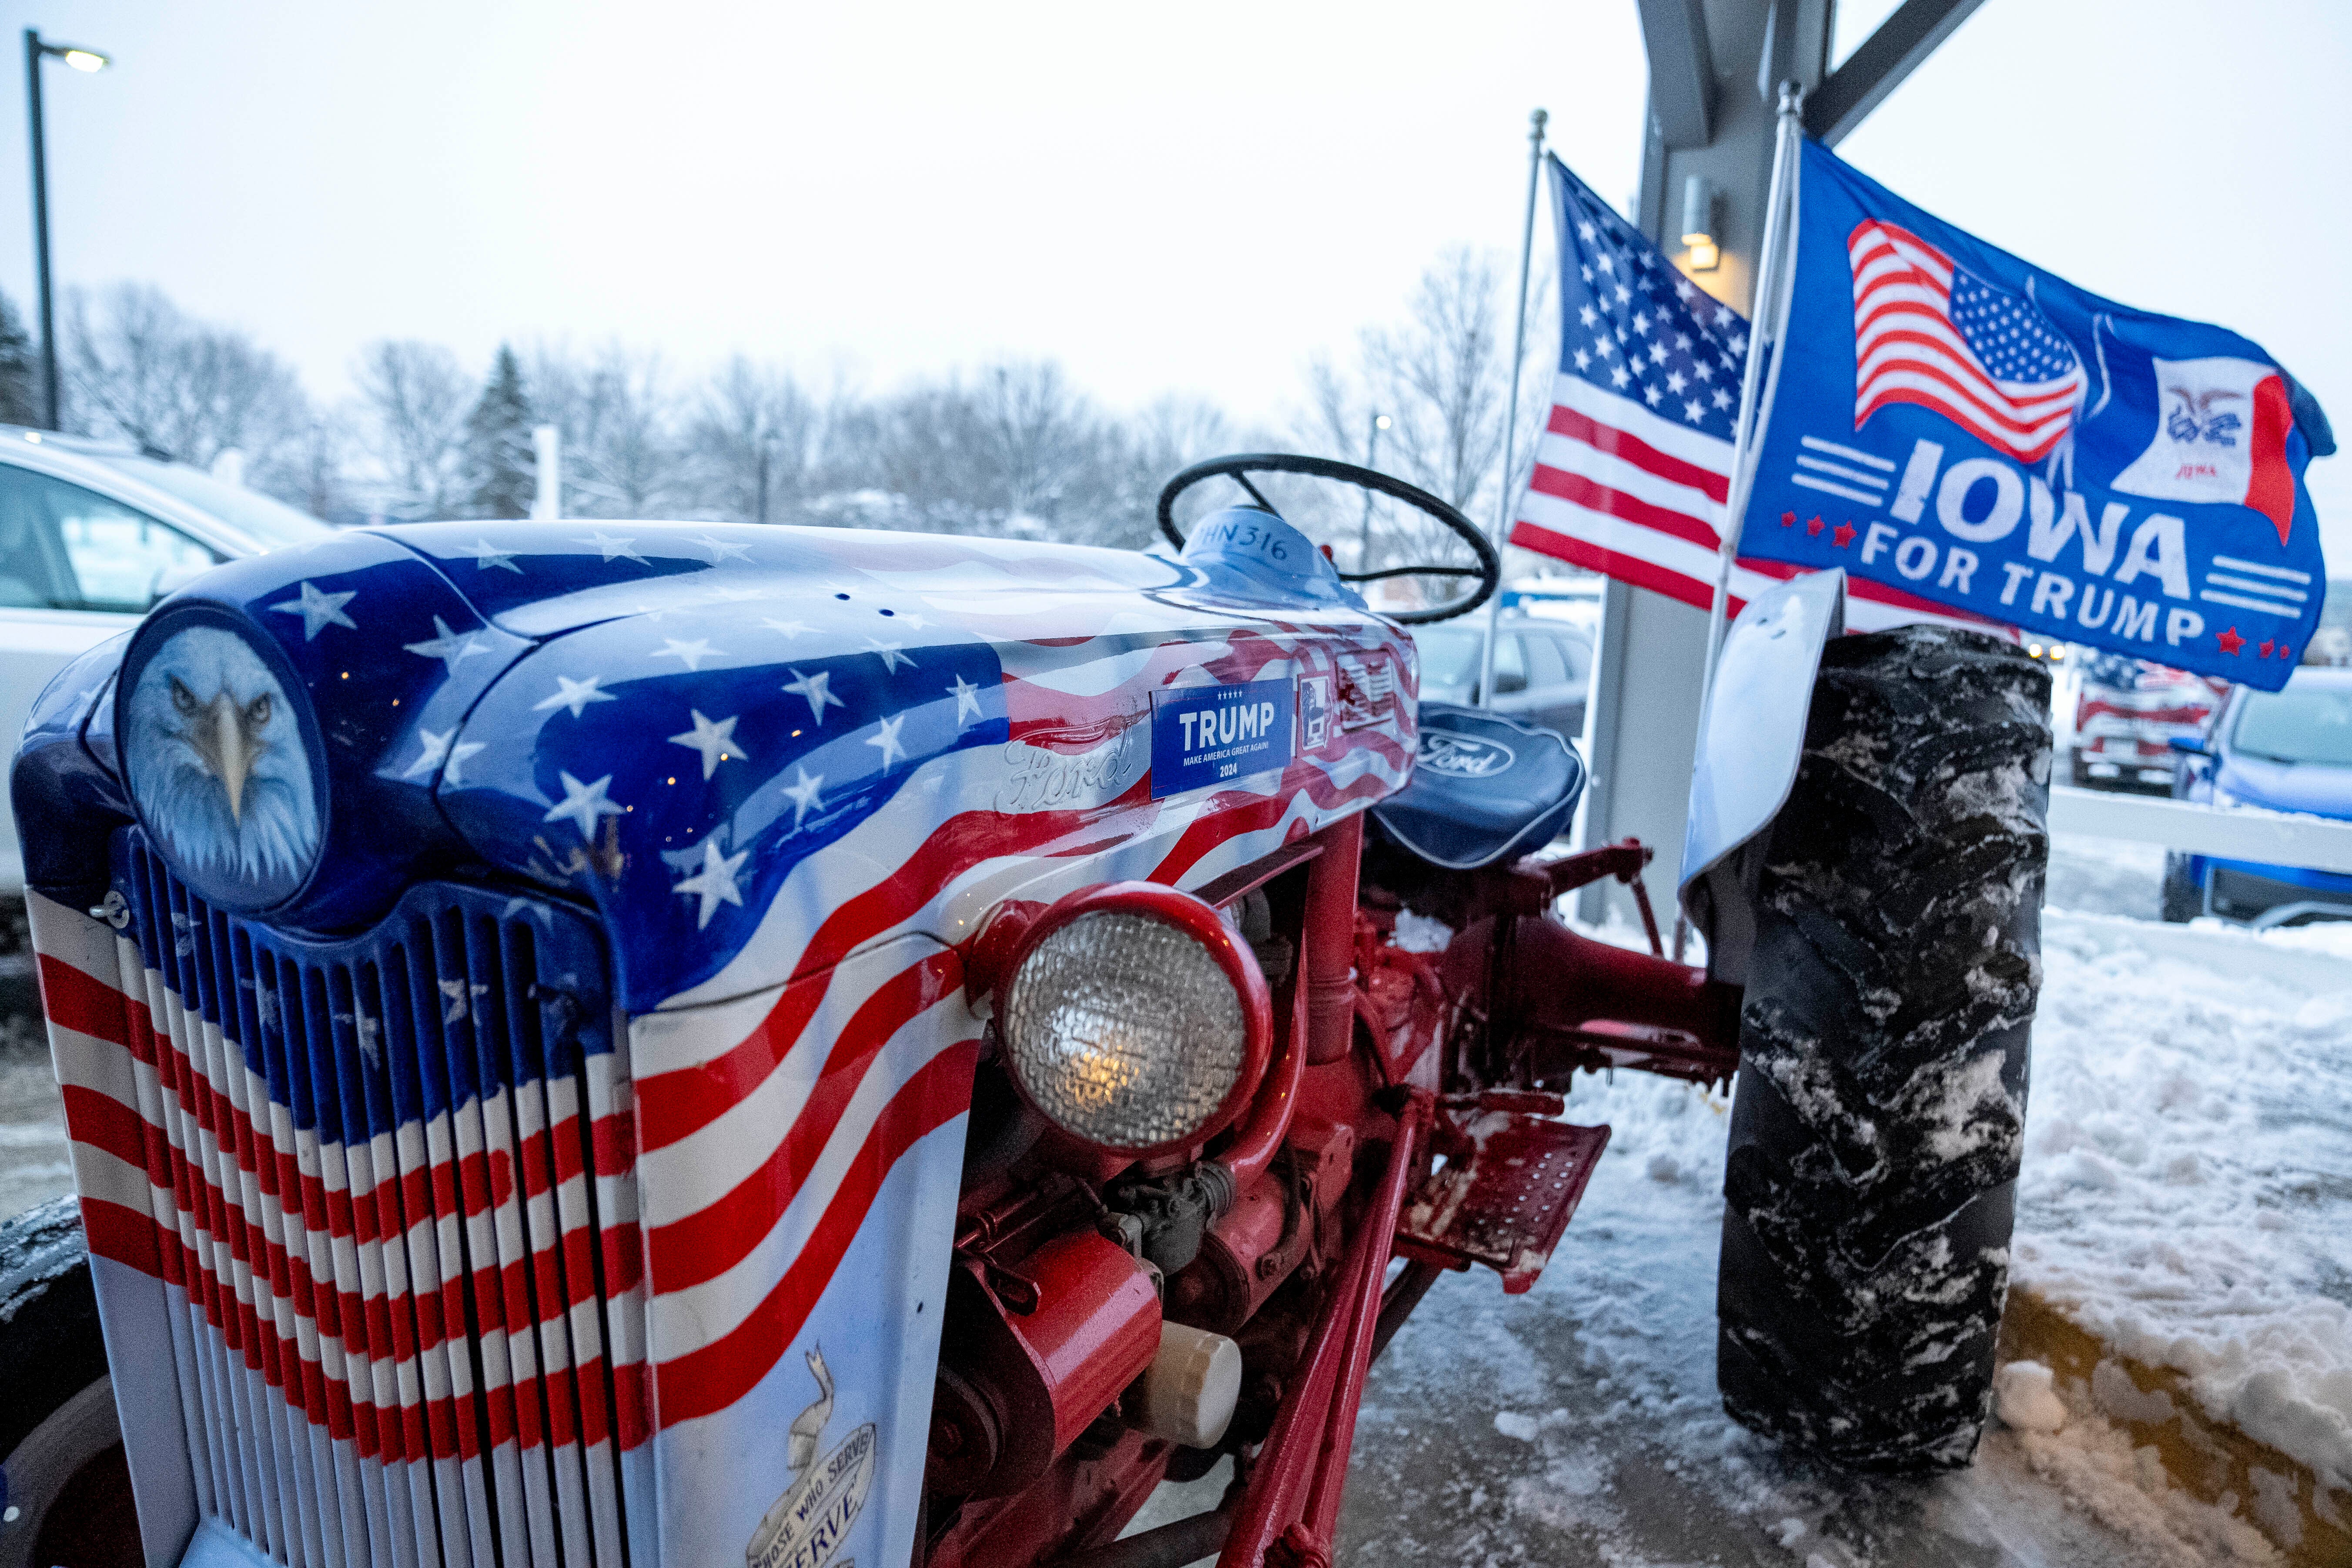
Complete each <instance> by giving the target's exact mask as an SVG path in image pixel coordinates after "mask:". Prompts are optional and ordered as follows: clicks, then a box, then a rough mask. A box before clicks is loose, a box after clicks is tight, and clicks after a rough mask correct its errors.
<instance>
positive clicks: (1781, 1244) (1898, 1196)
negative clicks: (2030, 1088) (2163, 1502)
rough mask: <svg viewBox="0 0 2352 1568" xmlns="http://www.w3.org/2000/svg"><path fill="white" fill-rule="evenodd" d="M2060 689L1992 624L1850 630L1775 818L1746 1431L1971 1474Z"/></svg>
mask: <svg viewBox="0 0 2352 1568" xmlns="http://www.w3.org/2000/svg"><path fill="white" fill-rule="evenodd" d="M2050 764H2051V735H2050V679H2049V675H2048V673H2047V672H2046V671H2045V670H2044V669H2043V668H2042V667H2041V666H2040V665H2039V664H2036V663H2035V662H2034V661H2032V660H2031V659H2029V658H2026V657H2025V656H2024V655H2023V654H2022V653H2021V652H2020V651H2018V650H2017V649H2016V647H2014V646H2012V645H2011V644H2009V643H2007V642H2004V641H2001V640H2000V639H1999V638H1996V637H1989V636H1986V635H1984V634H1981V633H1977V632H1970V631H1962V630H1958V629H1956V628H1951V627H1941V626H1906V627H1901V628H1898V629H1896V630H1894V631H1888V632H1880V633H1874V634H1872V635H1869V636H1864V637H1843V638H1839V639H1836V640H1835V641H1833V642H1832V644H1831V646H1830V647H1828V648H1827V649H1825V650H1824V651H1823V653H1822V668H1821V675H1820V679H1819V680H1818V682H1817V683H1816V685H1815V688H1814V692H1813V702H1812V710H1811V716H1810V718H1809V720H1808V721H1807V724H1806V734H1805V754H1804V761H1803V763H1802V766H1801V769H1800V771H1799V773H1798V776H1797V783H1796V787H1795V789H1794V790H1793V791H1792V792H1791V794H1790V799H1789V804H1788V805H1785V806H1784V807H1782V808H1781V811H1780V816H1779V817H1778V818H1777V819H1775V821H1774V822H1773V824H1772V826H1771V827H1770V828H1769V830H1768V831H1769V835H1770V837H1769V842H1768V844H1767V852H1766V855H1765V857H1764V862H1763V870H1762V874H1761V878H1760V881H1759V897H1758V904H1757V937H1756V946H1755V950H1754V956H1753V959H1752V961H1751V963H1750V964H1749V968H1748V987H1747V995H1746V998H1745V1001H1744V1003H1743V1005H1742V1009H1741V1015H1740V1039H1739V1049H1740V1064H1739V1079H1738V1100H1737V1103H1736V1104H1735V1106H1734V1109H1733V1111H1732V1117H1731V1146H1730V1151H1729V1155H1728V1159H1727V1164H1726V1168H1725V1175H1724V1197H1725V1206H1724V1217H1723V1251H1722V1258H1721V1266H1720V1274H1719V1277H1718V1289H1717V1321H1718V1327H1719V1332H1718V1335H1717V1363H1716V1374H1717V1384H1718V1385H1719V1386H1720V1388H1721V1390H1722V1393H1723V1403H1724V1408H1725V1409H1726V1410H1727V1411H1728V1412H1729V1413H1730V1414H1731V1415H1732V1416H1733V1417H1735V1418H1736V1419H1738V1421H1740V1422H1742V1423H1744V1424H1745V1425H1747V1426H1751V1427H1753V1428H1755V1429H1756V1430H1758V1431H1759V1432H1763V1433H1765V1434H1767V1435H1769V1436H1774V1437H1777V1438H1780V1439H1781V1440H1783V1441H1786V1442H1789V1443H1791V1444H1794V1445H1797V1446H1799V1447H1803V1448H1805V1449H1808V1450H1810V1451H1811V1452H1813V1453H1816V1454H1818V1455H1820V1456H1822V1458H1827V1459H1830V1460H1832V1461H1834V1462H1837V1463H1840V1464H1843V1465H1849V1466H1853V1467H1857V1468H1871V1469H1931V1468H1947V1467H1951V1466H1957V1465H1962V1464H1966V1463H1967V1462H1968V1460H1969V1457H1970V1456H1971V1455H1972V1454H1973V1453H1974V1452H1975V1450H1976V1445H1977V1436H1978V1433H1979V1428H1980V1427H1981V1426H1982V1425H1983V1421H1984V1416H1985V1413H1986V1410H1987V1408H1988V1405H1989V1403H1990V1396H1991V1388H1992V1358H1993V1342H1994V1338H1995V1334H1996V1331H1997V1330H1998V1329H1999V1327H2000V1310H2001V1302H2002V1299H2003V1297H2004V1296H2005V1294H2006V1293H2007V1289H2008V1283H2009V1244H2010V1232H2011V1225H2012V1221H2013V1210H2012V1202H2013V1198H2014V1193H2015V1187H2016V1179H2017V1168H2018V1157H2019V1152H2020V1145H2021V1134H2022V1132H2023V1131H2024V1121H2025V1089H2026V1042H2027V1034H2028V1030H2029V1027H2030V1025H2031V1022H2032V1016H2033V1009H2034V1004H2035V1000H2036V998H2037V996H2038V994H2039V992H2040V989H2041V981H2042V965H2041V945H2042V944H2041V928H2042V882H2043V877H2044V873H2045V870H2046V865H2047V860H2048V835H2047V828H2046V826H2045V824H2046V818H2047V814H2048V809H2049V780H2050Z"/></svg>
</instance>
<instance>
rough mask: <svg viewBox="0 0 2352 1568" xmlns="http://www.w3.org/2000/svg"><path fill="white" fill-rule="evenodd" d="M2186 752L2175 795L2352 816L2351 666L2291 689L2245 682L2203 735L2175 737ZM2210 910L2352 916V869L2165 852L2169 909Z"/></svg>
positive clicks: (2303, 673) (2296, 682) (2306, 674)
mask: <svg viewBox="0 0 2352 1568" xmlns="http://www.w3.org/2000/svg"><path fill="white" fill-rule="evenodd" d="M2173 747H2174V749H2175V750H2177V751H2179V752H2184V753H2186V754H2185V755H2183V756H2182V758H2181V765H2180V769H2179V773H2177V774H2176V775H2175V777H2174V780H2173V785H2172V793H2173V795H2174V796H2175V797H2176V798H2179V799H2182V800H2196V801H2206V802H2210V804H2212V805H2215V806H2217V807H2219V808H2221V810H2224V811H2227V810H2231V809H2233V808H2235V807H2239V806H2253V807H2258V808H2261V809H2263V810H2269V811H2293V812H2305V813H2308V814H2311V815H2313V816H2332V817H2337V818H2345V819H2352V669H2329V668H2317V667H2305V668H2302V669H2298V670H2296V671H2295V672H2294V678H2293V679H2290V680H2289V681H2288V682H2287V684H2286V689H2284V690H2283V691H2250V690H2247V689H2244V688H2242V687H2241V688H2240V689H2237V690H2236V691H2234V692H2232V693H2231V696H2230V698H2229V700H2228V701H2227V702H2226V703H2224V704H2223V706H2222V708H2221V712H2220V713H2219V714H2217V715H2216V716H2215V718H2214V720H2213V723H2212V727H2211V729H2210V731H2208V732H2207V734H2206V736H2205V738H2204V739H2202V740H2198V739H2193V738H2189V737H2183V738H2181V739H2179V740H2176V741H2175V742H2173ZM2202 914H2211V915H2220V916H2222V917H2223V918H2225V919H2228V920H2235V921H2248V922H2250V923H2252V925H2254V926H2256V927H2268V926H2275V925H2293V924H2297V923H2300V922H2302V921H2309V920H2352V877H2347V876H2345V875H2342V874H2340V873H2337V872H2333V871H2310V870H2305V869H2303V868H2300V867H2295V866H2267V865H2263V864H2260V863H2258V862H2254V861H2247V860H2222V859H2217V858H2213V857H2211V856H2208V855H2183V854H2177V853H2176V854H2168V855H2167V856H2166V857H2165V858H2164V918H2165V919H2166V920H2168V921H2186V920H2189V919H2192V918H2193V917H2195V916H2198V915H2202Z"/></svg>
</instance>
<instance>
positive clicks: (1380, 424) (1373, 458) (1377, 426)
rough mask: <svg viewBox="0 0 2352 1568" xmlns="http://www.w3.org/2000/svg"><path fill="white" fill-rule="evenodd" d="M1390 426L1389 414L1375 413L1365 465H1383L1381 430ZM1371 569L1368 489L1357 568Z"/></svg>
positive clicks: (1357, 552)
mask: <svg viewBox="0 0 2352 1568" xmlns="http://www.w3.org/2000/svg"><path fill="white" fill-rule="evenodd" d="M1388 427H1389V416H1387V415H1385V414H1375V415H1373V416H1372V426H1371V431H1370V434H1369V435H1368V436H1366V437H1364V467H1366V468H1379V467H1380V466H1381V431H1383V430H1385V429H1387V428H1388ZM1371 569H1372V492H1371V491H1370V490H1366V491H1365V492H1364V521H1363V526H1362V527H1361V528H1360V529H1359V530H1358V531H1357V534H1356V570H1357V571H1359V572H1369V571H1370V570H1371Z"/></svg>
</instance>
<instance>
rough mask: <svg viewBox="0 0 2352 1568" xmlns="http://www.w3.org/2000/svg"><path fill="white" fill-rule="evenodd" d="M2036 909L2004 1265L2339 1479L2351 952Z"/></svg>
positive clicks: (2346, 1462)
mask: <svg viewBox="0 0 2352 1568" xmlns="http://www.w3.org/2000/svg"><path fill="white" fill-rule="evenodd" d="M2346 935H2352V928H2343V929H2342V930H2340V931H2310V932H2279V933H2274V934H2271V935H2265V936H2255V935H2252V934H2251V933H2247V932H2242V931H2232V930H2226V929H2212V930H2206V929H2203V928H2202V927H2201V925H2200V928H2198V929H2194V930H2186V931H2184V930H2182V929H2181V928H2179V927H2173V928H2163V927H2157V928H2153V929H2151V928H2150V927H2148V926H2147V925H2146V924H2144V923H2143V922H2139V921H2127V920H2117V919H2113V918H2107V917H2101V916H2096V915H2064V914H2059V913H2055V912H2053V913H2052V914H2051V915H2050V916H2049V917H2048V918H2047V921H2046V923H2045V925H2044V930H2043V939H2042V941H2043V946H2042V955H2043V963H2044V965H2045V971H2046V973H2045V977H2044V981H2043V985H2042V1007H2041V1013H2040V1016H2039V1018H2038V1020H2037V1022H2036V1024H2035V1026H2034V1038H2033V1085H2032V1097H2031V1099H2030V1100H2029V1102H2028V1106H2027V1117H2026V1142H2025V1168H2024V1173H2023V1176H2022V1178H2021V1182H2020V1194H2019V1196H2020V1204H2019V1212H2018V1236H2017V1247H2016V1258H2015V1266H2014V1269H2013V1272H2012V1275H2011V1278H2012V1279H2013V1280H2015V1281H2016V1282H2017V1283H2019V1284H2021V1285H2023V1286H2025V1287H2027V1288H2029V1289H2033V1290H2035V1291H2037V1292H2039V1293H2040V1294H2042V1296H2043V1297H2044V1298H2045V1299H2046V1300H2049V1301H2051V1302H2052V1304H2053V1305H2054V1306H2056V1307H2058V1308H2059V1309H2060V1310H2062V1311H2063V1312H2064V1313H2065V1314H2066V1315H2067V1316H2068V1317H2070V1318H2072V1319H2074V1321H2076V1322H2078V1323H2080V1324H2081V1325H2082V1326H2083V1327H2084V1328H2086V1329H2088V1330H2090V1331H2092V1332H2094V1333H2095V1334H2096V1335H2098V1336H2099V1338H2100V1339H2102V1340H2104V1341H2105V1342H2108V1343H2109V1344H2112V1345H2114V1346H2115V1347H2116V1349H2117V1350H2119V1351H2121V1352H2124V1353H2125V1354H2126V1355H2129V1356H2132V1357H2134V1358H2136V1359H2137V1360H2139V1361H2142V1362H2146V1363H2152V1364H2158V1365H2163V1366H2168V1367H2173V1368H2176V1369H2178V1370H2179V1371H2180V1372H2183V1373H2188V1374H2189V1378H2190V1379H2191V1386H2192V1388H2193V1390H2194V1392H2195V1394H2196V1396H2197V1398H2198V1400H2199V1402H2200V1404H2202V1405H2203V1406H2204V1407H2205V1410H2206V1413H2207V1414H2208V1415H2211V1416H2213V1417H2214V1418H2216V1419H2218V1420H2223V1421H2229V1422H2233V1423H2235V1424H2236V1425H2237V1426H2239V1427H2240V1428H2241V1429H2242V1430H2243V1431H2244V1432H2246V1434H2247V1435H2248V1436H2252V1437H2254V1438H2256V1439H2258V1440H2259V1441H2262V1442H2264V1443H2267V1444H2269V1445H2271V1446H2272V1447H2275V1448H2278V1449H2279V1450H2281V1451H2282V1452H2284V1453H2286V1454H2289V1455H2292V1456H2293V1457H2294V1458H2297V1459H2300V1460H2301V1461H2303V1462H2304V1463H2305V1464H2306V1465H2309V1466H2310V1467H2311V1468H2313V1470H2314V1471H2315V1472H2317V1473H2318V1474H2319V1475H2321V1476H2322V1477H2325V1478H2327V1479H2329V1481H2330V1484H2332V1485H2334V1486H2336V1487H2343V1486H2345V1485H2347V1484H2352V962H2347V961H2346V960H2345V959H2344V958H2338V957H2334V956H2330V953H2331V950H2334V951H2343V941H2344V937H2345V936H2346Z"/></svg>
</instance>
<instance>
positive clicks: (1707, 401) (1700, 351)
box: [1511, 158, 1957, 631]
mask: <svg viewBox="0 0 2352 1568" xmlns="http://www.w3.org/2000/svg"><path fill="white" fill-rule="evenodd" d="M1550 162H1551V173H1552V192H1553V196H1554V198H1555V199H1554V204H1553V205H1554V210H1555V213H1556V215H1557V216H1558V219H1559V301H1560V363H1559V376H1558V378H1557V379H1556V380H1555V381H1554V382H1553V390H1552V410H1551V416H1550V418H1549V420H1548V421H1547V422H1546V425H1545V428H1544V433H1543V435H1542V436H1541V437H1538V440H1537V443H1536V453H1535V458H1536V462H1535V469H1534V471H1533V473H1532V474H1530V475H1529V477H1528V488H1527V491H1526V494H1525V496H1524V497H1523V498H1522V500H1520V502H1519V510H1518V516H1517V521H1515V522H1514V523H1513V524H1512V527H1511V542H1512V543H1514V544H1517V545H1519V546H1522V547H1523V548H1525V549H1528V550H1535V551H1539V552H1542V553H1544V554H1547V555H1554V556H1558V557H1559V559H1561V560H1563V561H1570V562H1573V563H1576V564H1577V565H1579V566H1582V567H1586V568H1588V569H1589V570H1591V571H1594V572H1599V573H1601V574H1604V575H1607V576H1611V577H1614V578H1616V579H1618V580H1619V581H1620V582H1624V583H1631V584H1634V585H1635V586H1637V587H1642V588H1648V589H1650V590H1652V591H1653V592H1655V593H1659V594H1664V595H1667V596H1668V597H1670V598H1675V599H1680V600H1681V601H1683V602H1684V603H1685V604H1686V605H1696V606H1698V607H1699V608H1701V609H1705V608H1706V607H1707V606H1709V605H1711V604H1712V603H1713V602H1714V595H1715V577H1716V557H1717V552H1718V551H1719V550H1720V548H1721V545H1722V535H1721V534H1720V533H1719V532H1718V530H1719V529H1720V528H1721V527H1722V524H1723V516H1724V508H1725V506H1726V504H1727V500H1728V498H1729V494H1730V489H1731V450H1732V438H1733V425H1734V422H1735V420H1736V419H1737V417H1738V409H1739V380H1740V374H1741V371H1742V368H1743V367H1744V365H1745V364H1746V363H1747V354H1748V322H1747V321H1746V319H1745V318H1743V317H1742V316H1741V315H1740V314H1739V313H1738V311H1736V310H1733V309H1732V308H1731V307H1730V306H1728V305H1726V304H1723V303H1722V302H1721V301H1719V300H1715V299H1712V298H1710V297H1709V296H1708V295H1707V294H1706V293H1705V292H1704V291H1703V290H1702V289H1699V287H1698V286H1697V285H1696V284H1695V283H1693V282H1692V281H1691V280H1690V279H1687V278H1685V277H1684V276H1683V275H1682V274H1681V273H1680V272H1678V271H1676V270H1675V268H1674V266H1673V265H1672V264H1671V263H1669V262H1668V261H1667V260H1666V259H1665V258H1664V257H1663V256H1661V255H1660V254H1659V253H1658V251H1657V249H1656V247H1654V246H1652V245H1651V243H1650V242H1649V240H1648V239H1647V238H1646V237H1644V236H1643V234H1642V233H1641V232H1640V231H1639V230H1638V229H1636V228H1634V227H1633V226H1632V225H1631V224H1628V223H1627V222H1625V221H1624V220H1623V219H1622V218H1621V217H1619V216H1617V215H1616V214H1615V213H1614V212H1612V210H1610V207H1609V205H1608V204H1607V203H1605V202H1603V201H1602V200H1601V198H1600V197H1598V196H1596V195H1593V194H1592V192H1591V191H1590V190H1589V189H1587V188H1586V187H1585V185H1584V184H1583V183H1582V182H1581V181H1580V180H1579V179H1577V177H1576V176H1575V175H1574V174H1570V173H1569V171H1568V167H1567V165H1565V164H1563V163H1560V161H1559V159H1557V158H1554V159H1552V160H1551V161H1550ZM1802 570H1804V569H1803V568H1801V567H1798V566H1792V565H1790V564H1787V563H1783V562H1779V561H1762V560H1755V559H1751V558H1749V557H1747V556H1742V557H1740V558H1739V560H1738V563H1737V565H1736V567H1735V569H1734V571H1733V573H1732V583H1731V603H1730V606H1729V613H1730V614H1732V615H1738V613H1739V611H1740V609H1741V607H1742V606H1743V605H1746V603H1747V601H1748V599H1749V598H1751V597H1753V596H1754V595H1757V594H1759V593H1761V592H1763V591H1764V590H1765V589H1767V588H1769V587H1770V586H1771V585H1772V584H1773V583H1775V582H1780V581H1786V580H1787V579H1789V578H1790V577H1793V576H1795V575H1797V574H1799V573H1800V572H1801V571H1802ZM1928 618H1935V619H1953V618H1957V617H1954V616H1951V614H1950V613H1949V612H1948V611H1946V610H1943V609H1942V608H1941V607H1940V606H1937V605H1931V604H1929V603H1928V602H1927V600H1924V599H1921V598H1918V597H1916V596H1915V595H1910V594H1906V593H1904V592H1902V591H1901V590H1900V589H1896V588H1890V587H1887V586H1885V584H1878V583H1868V582H1864V581H1862V580H1861V579H1859V578H1850V579H1848V582H1847V605H1846V625H1847V626H1848V627H1849V628H1851V629H1853V630H1855V631H1875V630H1879V629H1881V628H1882V627H1885V626H1896V625H1900V624H1902V623H1905V622H1908V621H1916V620H1922V619H1928Z"/></svg>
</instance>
